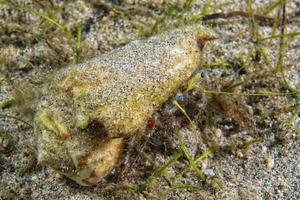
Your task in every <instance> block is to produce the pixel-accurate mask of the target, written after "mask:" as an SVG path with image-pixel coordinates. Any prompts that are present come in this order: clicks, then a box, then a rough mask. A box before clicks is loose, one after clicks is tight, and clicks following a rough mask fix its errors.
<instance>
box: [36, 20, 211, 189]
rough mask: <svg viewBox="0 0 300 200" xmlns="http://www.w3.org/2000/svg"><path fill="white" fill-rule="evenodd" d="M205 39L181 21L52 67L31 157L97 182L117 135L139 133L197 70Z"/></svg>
mask: <svg viewBox="0 0 300 200" xmlns="http://www.w3.org/2000/svg"><path fill="white" fill-rule="evenodd" d="M210 38H213V36H212V32H211V31H209V30H208V29H206V28H205V27H202V26H200V25H194V26H186V27H182V28H178V29H174V30H171V31H168V32H165V33H162V34H159V35H156V36H154V37H151V38H149V39H146V40H138V41H134V42H131V43H129V44H127V45H125V46H123V47H120V48H117V49H115V50H113V51H111V52H109V53H106V54H103V55H102V56H100V57H97V58H94V59H92V60H89V61H87V62H85V63H82V64H77V65H71V66H68V67H66V68H64V69H62V70H60V71H58V72H57V73H55V74H54V75H53V77H52V79H51V81H50V82H49V83H48V84H47V85H46V86H45V88H44V89H43V97H42V98H41V100H40V102H39V104H38V105H37V111H36V114H35V118H34V131H35V135H36V138H37V153H38V162H39V163H40V164H44V165H48V166H50V167H52V168H53V169H55V170H57V171H58V172H60V173H62V174H64V175H66V176H67V177H69V178H71V179H73V180H75V181H76V182H77V183H79V184H81V185H92V184H95V183H97V182H98V181H99V180H101V178H102V177H104V176H105V175H107V174H108V173H109V172H110V171H111V170H112V169H113V167H114V166H115V165H116V163H117V162H118V160H119V159H120V158H121V150H122V148H123V145H124V144H123V143H124V142H123V141H124V138H128V137H131V136H134V135H139V134H144V132H145V127H146V124H147V121H148V120H149V118H150V117H151V116H152V115H153V113H154V112H155V111H156V110H157V109H158V108H159V107H160V106H161V105H162V104H163V103H164V102H165V101H167V100H168V99H169V98H170V97H171V96H172V95H174V94H175V93H176V92H177V90H178V89H179V88H180V87H181V86H182V85H183V84H184V83H185V82H186V81H187V80H188V79H189V78H190V76H191V75H192V74H193V73H194V72H195V71H196V70H197V69H198V67H199V62H200V51H201V50H202V48H203V45H204V42H205V41H206V40H209V39H210Z"/></svg>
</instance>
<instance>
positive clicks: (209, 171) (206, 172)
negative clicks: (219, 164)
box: [203, 169, 216, 178]
mask: <svg viewBox="0 0 300 200" xmlns="http://www.w3.org/2000/svg"><path fill="white" fill-rule="evenodd" d="M203 173H204V175H205V176H206V177H208V178H211V177H214V176H215V175H216V174H215V172H214V171H213V170H212V169H206V170H204V172H203Z"/></svg>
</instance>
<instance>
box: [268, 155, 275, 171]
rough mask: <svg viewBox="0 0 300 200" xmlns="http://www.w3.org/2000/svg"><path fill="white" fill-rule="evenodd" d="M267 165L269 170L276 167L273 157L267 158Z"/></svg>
mask: <svg viewBox="0 0 300 200" xmlns="http://www.w3.org/2000/svg"><path fill="white" fill-rule="evenodd" d="M266 165H267V167H268V169H272V168H273V167H274V159H273V158H271V157H269V158H267V160H266Z"/></svg>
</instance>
